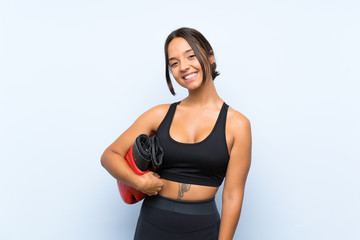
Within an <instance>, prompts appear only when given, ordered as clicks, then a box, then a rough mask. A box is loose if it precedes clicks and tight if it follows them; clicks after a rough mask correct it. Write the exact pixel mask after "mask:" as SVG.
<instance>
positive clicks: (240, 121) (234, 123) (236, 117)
mask: <svg viewBox="0 0 360 240" xmlns="http://www.w3.org/2000/svg"><path fill="white" fill-rule="evenodd" d="M227 127H228V128H229V130H231V132H234V133H239V132H242V131H249V130H250V128H251V125H250V120H249V119H248V118H247V117H246V116H245V115H244V114H242V113H241V112H238V111H236V110H235V109H233V108H231V107H229V110H228V117H227Z"/></svg>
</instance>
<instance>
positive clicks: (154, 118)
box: [101, 105, 168, 195]
mask: <svg viewBox="0 0 360 240" xmlns="http://www.w3.org/2000/svg"><path fill="white" fill-rule="evenodd" d="M167 109H168V106H166V105H159V106H156V107H154V108H152V109H150V110H148V111H147V112H145V113H144V114H142V115H141V116H140V117H139V118H138V119H137V120H136V121H135V122H134V123H133V124H132V125H131V126H130V127H129V128H128V129H127V130H126V131H125V132H124V133H122V134H121V135H120V137H119V138H118V139H116V140H115V142H114V143H112V144H111V145H110V146H109V147H108V148H107V149H106V150H105V151H104V153H103V154H102V156H101V164H102V166H103V167H104V168H105V169H106V170H107V171H108V172H109V173H110V174H111V175H112V176H113V177H114V178H116V179H118V180H119V181H121V182H123V183H125V184H127V185H129V186H131V187H133V188H135V189H138V190H140V191H142V192H144V193H146V194H148V195H154V194H157V193H158V192H159V191H160V190H161V186H162V184H163V183H162V180H160V179H159V176H158V175H157V174H156V173H153V172H148V173H146V174H144V175H141V176H139V175H137V174H135V173H134V172H133V170H132V169H131V168H130V167H129V166H128V164H127V163H126V161H125V159H124V157H125V154H126V153H127V151H128V150H129V149H130V147H131V146H132V145H133V144H134V142H135V139H136V137H137V136H139V135H140V134H142V133H143V134H147V135H150V134H151V133H152V132H155V131H156V130H157V127H158V126H159V124H160V122H161V120H162V118H163V117H164V115H165V113H166V111H167Z"/></svg>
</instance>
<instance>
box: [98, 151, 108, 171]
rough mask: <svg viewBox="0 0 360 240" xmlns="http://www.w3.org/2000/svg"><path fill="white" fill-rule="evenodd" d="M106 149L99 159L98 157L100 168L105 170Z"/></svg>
mask: <svg viewBox="0 0 360 240" xmlns="http://www.w3.org/2000/svg"><path fill="white" fill-rule="evenodd" d="M107 151H108V150H107V149H106V150H105V151H104V153H103V154H102V155H101V157H100V164H101V166H102V167H104V168H105V166H106V162H107V158H106V155H107Z"/></svg>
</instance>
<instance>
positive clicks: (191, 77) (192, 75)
mask: <svg viewBox="0 0 360 240" xmlns="http://www.w3.org/2000/svg"><path fill="white" fill-rule="evenodd" d="M197 75H198V73H197V72H193V73H189V74H186V75H184V76H183V79H184V80H185V81H186V82H189V81H192V80H194V79H195V78H196V76H197Z"/></svg>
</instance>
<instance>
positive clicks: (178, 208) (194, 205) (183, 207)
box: [143, 195, 218, 215]
mask: <svg viewBox="0 0 360 240" xmlns="http://www.w3.org/2000/svg"><path fill="white" fill-rule="evenodd" d="M143 204H144V205H147V206H151V207H154V208H160V209H162V210H166V211H171V212H177V213H183V214H193V215H210V214H214V213H217V214H218V209H217V207H216V202H215V198H211V199H206V200H200V201H187V200H178V199H172V198H167V197H164V196H161V195H154V196H146V197H145V199H144V202H143Z"/></svg>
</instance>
